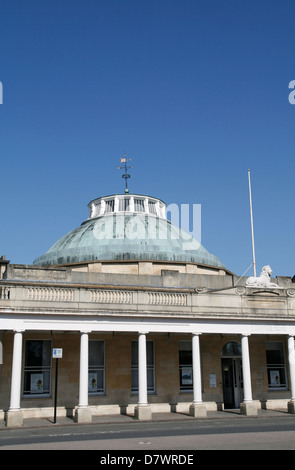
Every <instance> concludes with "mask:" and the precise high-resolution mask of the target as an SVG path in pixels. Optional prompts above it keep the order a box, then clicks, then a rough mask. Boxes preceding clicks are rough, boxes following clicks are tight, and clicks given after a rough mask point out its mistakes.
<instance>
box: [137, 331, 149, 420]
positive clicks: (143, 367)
mask: <svg viewBox="0 0 295 470" xmlns="http://www.w3.org/2000/svg"><path fill="white" fill-rule="evenodd" d="M146 335H147V332H146V331H145V332H139V335H138V404H137V406H136V407H135V417H136V418H137V419H139V420H142V421H149V420H151V419H152V413H151V407H150V405H149V404H148V400H147V360H146Z"/></svg>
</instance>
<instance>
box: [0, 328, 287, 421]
mask: <svg viewBox="0 0 295 470" xmlns="http://www.w3.org/2000/svg"><path fill="white" fill-rule="evenodd" d="M23 331H24V330H16V331H14V343H13V360H12V376H11V393H10V407H9V410H8V412H7V414H6V424H7V426H10V427H12V426H21V425H22V424H23V414H22V410H21V407H20V398H21V374H22V338H23ZM89 334H90V331H81V332H80V335H81V336H80V375H79V403H78V407H77V409H76V412H75V420H76V422H85V423H87V422H90V421H91V419H92V416H91V409H90V408H89V406H88V342H89ZM147 334H148V331H139V332H138V404H137V406H136V408H135V416H136V417H137V418H138V419H139V420H150V419H151V418H152V413H151V407H150V405H149V404H148V399H147V397H148V394H147V357H146V337H147ZM200 335H201V333H198V332H193V333H192V359H193V403H192V404H191V405H190V414H191V415H192V416H194V417H196V418H198V417H206V416H207V410H206V405H205V403H204V402H203V400H202V377H201V353H200ZM248 336H249V335H246V334H244V335H241V347H242V368H243V380H244V401H243V402H242V403H241V405H240V410H241V414H244V415H247V416H256V415H257V406H256V404H255V402H254V401H253V398H252V386H251V368H250V354H249V341H248ZM288 351H289V369H290V382H291V383H290V385H291V399H290V401H289V403H288V411H289V412H290V413H295V346H294V337H293V336H289V338H288Z"/></svg>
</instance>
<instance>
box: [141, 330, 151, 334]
mask: <svg viewBox="0 0 295 470" xmlns="http://www.w3.org/2000/svg"><path fill="white" fill-rule="evenodd" d="M138 334H139V335H148V334H149V331H147V330H140V331H138Z"/></svg>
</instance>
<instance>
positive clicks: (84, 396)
mask: <svg viewBox="0 0 295 470" xmlns="http://www.w3.org/2000/svg"><path fill="white" fill-rule="evenodd" d="M88 333H90V332H89V331H81V337H80V375H79V405H78V408H77V410H76V414H75V419H76V421H77V422H90V421H91V420H92V416H91V411H90V410H89V408H88Z"/></svg>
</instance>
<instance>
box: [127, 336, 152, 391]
mask: <svg viewBox="0 0 295 470" xmlns="http://www.w3.org/2000/svg"><path fill="white" fill-rule="evenodd" d="M146 360H147V391H148V393H155V359H154V342H153V341H147V342H146ZM131 392H132V393H138V341H131Z"/></svg>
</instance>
